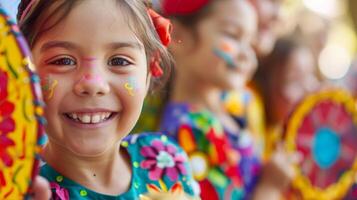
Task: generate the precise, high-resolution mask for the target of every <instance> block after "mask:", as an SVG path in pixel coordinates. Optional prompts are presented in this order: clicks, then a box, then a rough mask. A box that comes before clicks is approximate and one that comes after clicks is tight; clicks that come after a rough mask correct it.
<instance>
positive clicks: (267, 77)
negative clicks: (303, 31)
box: [253, 34, 309, 122]
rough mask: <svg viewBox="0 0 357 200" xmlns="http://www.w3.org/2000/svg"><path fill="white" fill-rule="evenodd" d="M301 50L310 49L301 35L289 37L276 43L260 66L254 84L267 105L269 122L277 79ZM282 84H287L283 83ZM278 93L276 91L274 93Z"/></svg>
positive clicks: (266, 110)
mask: <svg viewBox="0 0 357 200" xmlns="http://www.w3.org/2000/svg"><path fill="white" fill-rule="evenodd" d="M301 48H308V49H309V47H308V45H307V44H306V42H305V41H304V40H303V38H302V37H301V36H300V35H299V34H293V35H288V36H285V37H283V38H280V39H278V40H277V41H276V43H275V46H274V48H273V51H272V52H271V53H270V54H269V55H268V56H267V57H265V58H264V59H262V61H261V63H260V64H259V66H258V70H257V72H256V73H255V75H254V77H253V82H254V83H255V84H256V85H257V87H258V89H259V91H260V94H261V95H262V98H263V102H264V104H265V106H264V107H265V112H266V113H267V121H268V122H269V121H272V120H273V119H272V116H271V115H272V111H271V109H272V108H273V107H272V106H271V105H272V101H273V100H272V96H273V95H274V94H273V93H272V90H273V88H275V85H274V84H276V79H277V78H282V77H284V76H281V74H284V73H285V72H286V71H287V70H288V69H287V68H286V64H287V62H288V61H289V59H290V58H291V56H292V54H293V53H294V52H296V51H297V50H299V49H301ZM281 84H282V85H283V84H285V83H283V82H281ZM274 92H276V91H274Z"/></svg>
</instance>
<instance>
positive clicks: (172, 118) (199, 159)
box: [161, 103, 260, 200]
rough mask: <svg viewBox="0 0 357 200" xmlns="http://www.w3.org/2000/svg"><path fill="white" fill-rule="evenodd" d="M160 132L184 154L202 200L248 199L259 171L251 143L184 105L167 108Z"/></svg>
mask: <svg viewBox="0 0 357 200" xmlns="http://www.w3.org/2000/svg"><path fill="white" fill-rule="evenodd" d="M162 119H163V120H162V123H161V129H162V130H163V131H164V132H166V133H167V134H168V135H169V136H171V137H173V138H174V139H176V140H177V141H178V143H179V144H180V146H181V147H182V148H183V149H184V150H185V151H186V152H187V154H188V156H189V159H190V162H191V166H192V168H193V175H194V178H195V179H196V180H197V181H198V182H199V185H200V187H201V198H202V199H203V200H218V199H249V198H250V195H251V194H252V191H253V189H254V186H255V184H256V182H257V179H258V175H259V172H260V163H259V160H258V159H257V157H255V155H254V151H253V142H252V139H251V137H250V135H249V134H247V133H245V132H240V133H230V132H228V131H226V130H225V129H224V127H222V125H221V124H220V122H219V121H218V119H217V118H215V117H214V115H213V114H212V113H211V112H209V111H207V110H203V109H198V108H195V107H194V106H192V105H188V104H183V103H182V104H179V103H171V104H169V105H167V107H166V109H165V111H164V114H163V118H162Z"/></svg>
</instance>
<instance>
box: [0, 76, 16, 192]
mask: <svg viewBox="0 0 357 200" xmlns="http://www.w3.org/2000/svg"><path fill="white" fill-rule="evenodd" d="M7 84H8V76H7V74H6V73H5V72H3V71H0V147H1V148H0V160H1V161H2V162H3V163H4V165H5V166H7V167H9V166H11V165H12V164H13V159H12V158H11V156H10V155H9V154H8V152H7V148H9V147H11V146H14V145H15V142H14V141H13V140H11V139H10V138H8V137H7V134H8V133H10V132H12V131H14V130H15V122H14V120H13V119H12V118H11V114H12V112H13V111H14V108H15V106H14V104H12V103H10V102H9V101H7V100H6V98H7V95H8V91H7ZM0 179H1V181H0V185H2V186H4V185H6V182H5V178H4V174H3V173H2V171H0Z"/></svg>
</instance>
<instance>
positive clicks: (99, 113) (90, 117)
mask: <svg viewBox="0 0 357 200" xmlns="http://www.w3.org/2000/svg"><path fill="white" fill-rule="evenodd" d="M117 114H118V112H113V111H109V110H106V109H85V110H80V111H73V112H65V113H63V116H64V117H65V118H66V119H68V120H70V121H72V122H74V123H77V124H87V125H91V124H92V125H95V124H101V123H104V122H107V121H110V120H111V119H113V118H114V117H115V116H116V115H117Z"/></svg>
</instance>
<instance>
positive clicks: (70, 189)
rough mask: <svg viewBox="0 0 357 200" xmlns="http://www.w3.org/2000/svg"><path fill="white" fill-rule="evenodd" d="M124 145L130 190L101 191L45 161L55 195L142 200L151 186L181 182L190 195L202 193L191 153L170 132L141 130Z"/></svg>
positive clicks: (60, 198)
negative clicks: (129, 165) (114, 193)
mask: <svg viewBox="0 0 357 200" xmlns="http://www.w3.org/2000/svg"><path fill="white" fill-rule="evenodd" d="M121 146H122V148H126V149H127V152H128V154H129V156H130V159H131V163H132V173H133V174H132V180H131V186H130V189H129V190H128V191H127V192H125V193H123V194H121V195H118V196H111V195H105V194H99V193H97V192H95V191H93V190H90V189H88V188H85V187H84V186H82V185H80V184H78V183H76V182H74V181H72V180H70V179H68V178H66V177H64V176H63V175H61V174H60V173H58V172H57V171H55V170H54V169H53V168H52V167H51V166H49V165H47V164H45V165H44V166H42V167H41V172H40V174H41V175H42V176H44V177H45V178H47V179H48V180H49V182H50V186H51V189H52V194H53V196H52V197H53V199H54V200H67V199H76V200H82V199H83V200H84V199H91V200H93V199H96V200H100V199H103V200H104V199H105V200H139V199H143V198H141V197H142V195H145V194H146V193H148V189H150V188H156V189H157V188H158V189H159V190H161V191H163V192H168V191H169V189H170V188H173V187H176V186H177V185H178V184H179V185H181V186H182V188H183V190H184V192H185V193H186V194H188V195H190V196H194V195H195V194H196V193H198V192H197V190H195V191H196V192H194V189H193V188H198V186H197V183H196V182H195V181H194V180H193V178H192V177H191V176H190V174H191V169H190V168H189V167H188V165H187V155H186V154H185V153H184V152H183V151H182V149H181V148H180V147H178V146H177V144H175V143H174V142H172V141H170V140H169V139H168V137H167V136H165V135H158V134H137V135H133V136H128V137H127V138H125V139H124V140H123V142H122V143H121ZM118 178H120V175H118Z"/></svg>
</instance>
